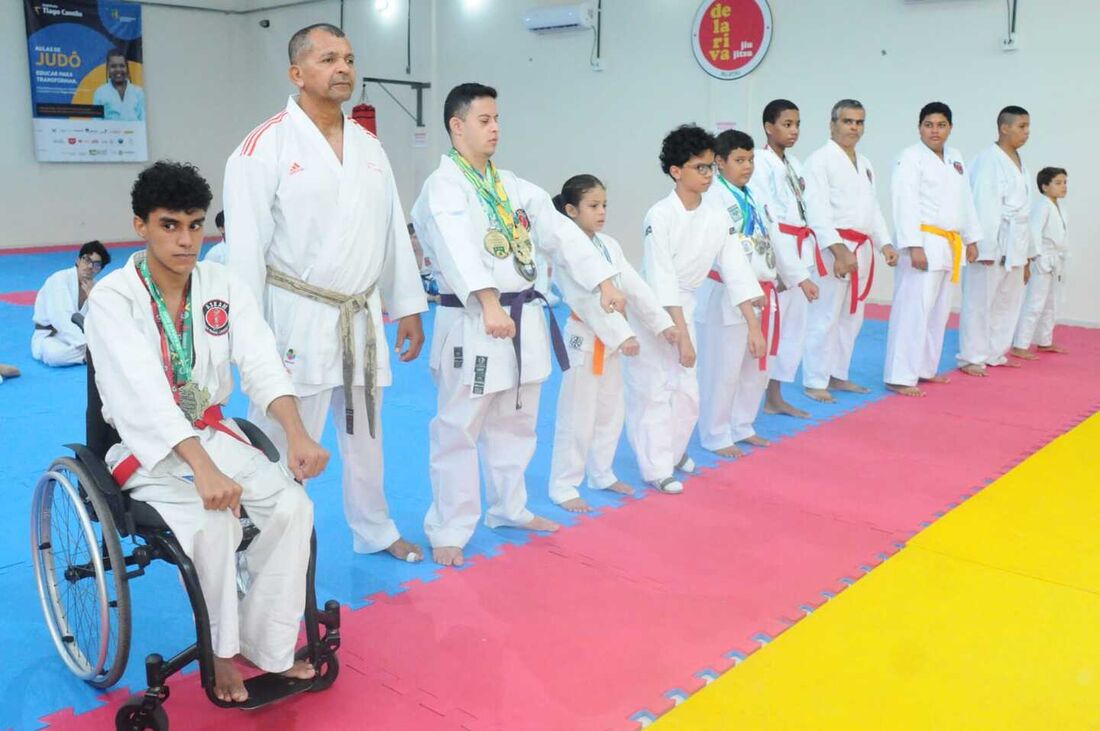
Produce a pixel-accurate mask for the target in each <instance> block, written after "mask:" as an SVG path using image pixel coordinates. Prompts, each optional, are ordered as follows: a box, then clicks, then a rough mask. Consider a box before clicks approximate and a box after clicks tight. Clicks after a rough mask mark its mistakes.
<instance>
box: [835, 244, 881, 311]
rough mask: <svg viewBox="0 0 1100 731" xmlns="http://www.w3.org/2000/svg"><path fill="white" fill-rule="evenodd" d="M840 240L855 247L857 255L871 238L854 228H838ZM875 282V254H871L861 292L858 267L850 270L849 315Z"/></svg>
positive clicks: (865, 296) (868, 293) (869, 291)
mask: <svg viewBox="0 0 1100 731" xmlns="http://www.w3.org/2000/svg"><path fill="white" fill-rule="evenodd" d="M836 232H837V234H838V235H839V236H840V238H842V239H844V240H845V241H848V242H851V243H853V244H855V245H856V250H855V253H856V254H858V253H859V247H861V246H863V245H864V244H866V243H867V242H869V241H870V240H871V237H870V236H868V235H867V234H865V233H863V232H862V231H857V230H856V229H854V228H838V229H837V230H836ZM874 281H875V252H873V251H872V252H871V269H870V271H869V272H867V283H866V284H865V285H864V286H863V291H862V292H860V291H859V266H856V268H855V269H853V270H852V306H851V309H850V313H851V314H853V315H854V314H856V309H857V308H858V307H859V303H860V302H863V301H864V300H865V299H867V296H868V295H870V294H871V285H872V284H873V283H874Z"/></svg>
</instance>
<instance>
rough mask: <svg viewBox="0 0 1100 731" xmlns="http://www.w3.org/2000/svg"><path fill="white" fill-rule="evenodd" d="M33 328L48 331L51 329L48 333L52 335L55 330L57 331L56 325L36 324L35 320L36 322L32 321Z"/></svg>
mask: <svg viewBox="0 0 1100 731" xmlns="http://www.w3.org/2000/svg"><path fill="white" fill-rule="evenodd" d="M34 329H35V330H50V331H51V333H50V334H51V335H52V334H53V333H56V332H57V328H56V327H54V326H53V325H39V324H38V323H37V322H36V323H34Z"/></svg>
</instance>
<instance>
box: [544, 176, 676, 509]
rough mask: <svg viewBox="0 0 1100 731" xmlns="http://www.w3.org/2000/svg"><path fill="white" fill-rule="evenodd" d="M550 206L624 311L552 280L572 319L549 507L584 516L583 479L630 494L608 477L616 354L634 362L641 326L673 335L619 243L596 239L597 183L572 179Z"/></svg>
mask: <svg viewBox="0 0 1100 731" xmlns="http://www.w3.org/2000/svg"><path fill="white" fill-rule="evenodd" d="M554 205H555V207H557V209H558V210H559V211H561V212H562V213H563V214H565V215H566V216H568V217H569V218H571V219H573V222H574V223H576V224H577V225H578V226H579V227H580V229H581V230H582V231H584V233H585V235H587V236H588V238H589V239H591V240H592V245H593V246H595V247H596V249H597V250H598V251H599V252H600V254H601V255H602V256H603V257H604V258H605V259H607V261H608V263H610V264H611V265H612V266H614V267H615V268H616V269H618V270H619V274H618V276H617V277H615V286H617V287H618V288H619V289H620V290H622V292H623V294H625V295H626V297H627V301H628V302H629V303H630V304H629V305H628V309H627V313H626V315H627V317H625V318H624V317H623V315H622V314H620V313H618V312H611V313H608V312H605V311H604V310H603V308H602V307H600V303H599V298H598V297H596V296H594V295H591V294H589V293H588V292H586V291H575V290H576V287H575V285H574V284H573V283H572V282H571V281H570V280H569V279H568V278H567V277H562V276H559V277H557V283H558V285H559V286H560V287H561V289H562V290H563V292H564V293H565V296H566V300H567V301H568V302H569V303H570V306H572V308H573V315H572V316H571V317H570V318H569V322H568V324H567V325H566V326H565V342H566V344H567V345H568V348H569V365H570V368H569V370H567V371H566V372H565V375H563V376H562V382H561V391H560V393H559V394H558V412H557V422H556V426H555V430H554V454H553V457H552V459H551V466H550V499H551V500H553V501H554V502H555V503H557V504H558V505H560V506H562V507H563V508H565V509H566V510H570V511H572V512H575V513H582V512H588V511H589V510H591V508H590V507H589V505H588V502H587V501H586V500H585V499H584V498H582V497H581V496H580V493H579V492H578V490H577V487H578V485H580V483H581V480H582V479H584V477H585V474H586V473H587V476H588V486H589V487H590V488H592V489H593V490H611V491H612V492H617V493H620V494H623V495H630V494H631V493H633V492H634V488H632V487H631V486H630V485H627V484H625V483H623V482H620V481H619V479H618V478H617V477H616V476H615V472H614V471H613V469H612V462H613V461H614V459H615V448H616V447H617V446H618V445H619V436H620V435H621V434H622V430H623V419H624V416H625V405H624V402H623V376H622V369H621V367H620V359H619V354H620V353H621V354H622V355H625V356H628V357H629V356H635V355H637V354H638V350H639V345H638V339H637V338H636V337H635V336H634V329H633V328H636V327H639V326H640V327H642V328H645V329H647V330H649V331H650V332H651V333H653V334H654V335H663V336H664V338H665V339H666V340H667V341H668V342H670V343H674V342H675V341H676V327H675V325H674V324H673V322H672V318H671V317H669V315H668V313H667V312H665V310H664V308H662V307H661V305H660V304H659V303H658V302H657V297H656V295H654V294H653V290H651V289H650V288H649V285H647V284H646V283H645V280H643V279H642V278H641V276H640V275H639V274H638V272H637V271H635V269H634V267H632V266H631V265H630V262H629V261H627V259H626V257H625V256H624V255H623V250H622V247H621V246H619V242H618V241H616V240H615V239H613V238H611V237H610V236H608V235H607V234H604V233H601V231H602V230H603V226H604V220H605V218H606V216H607V190H606V189H605V188H604V185H603V183H601V182H600V180H599V179H598V178H596V177H595V176H592V175H575V176H573V177H572V178H570V179H569V180H567V181H565V185H563V186H562V189H561V193H560V194H559V195H556V196H554ZM628 320H629V323H628Z"/></svg>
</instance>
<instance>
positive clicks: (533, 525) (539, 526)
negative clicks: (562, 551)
mask: <svg viewBox="0 0 1100 731" xmlns="http://www.w3.org/2000/svg"><path fill="white" fill-rule="evenodd" d="M519 527H520V528H525V529H527V530H537V531H542V532H544V533H553V532H554V531H556V530H557V529H558V528H561V526H560V525H558V524H557V523H555V522H554V521H552V520H550V519H549V518H543V517H542V516H541V515H536V516H535V517H534V518H531V520H530V521H529V522H527V523H524V524H523V525H521V526H519Z"/></svg>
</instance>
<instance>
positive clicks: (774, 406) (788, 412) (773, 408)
mask: <svg viewBox="0 0 1100 731" xmlns="http://www.w3.org/2000/svg"><path fill="white" fill-rule="evenodd" d="M764 413H765V414H783V415H784V416H793V417H795V418H796V419H809V418H810V412H809V411H803V410H802V409H798V408H795V407H794V406H791V405H790V403H788V402H787V401H784V400H783V398H782V397H780V399H779V401H778V402H773V401H772V400H771V399H769V400H767V401H765V402H764Z"/></svg>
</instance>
